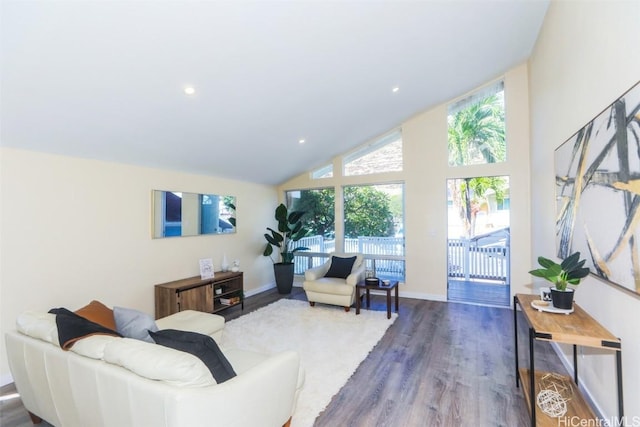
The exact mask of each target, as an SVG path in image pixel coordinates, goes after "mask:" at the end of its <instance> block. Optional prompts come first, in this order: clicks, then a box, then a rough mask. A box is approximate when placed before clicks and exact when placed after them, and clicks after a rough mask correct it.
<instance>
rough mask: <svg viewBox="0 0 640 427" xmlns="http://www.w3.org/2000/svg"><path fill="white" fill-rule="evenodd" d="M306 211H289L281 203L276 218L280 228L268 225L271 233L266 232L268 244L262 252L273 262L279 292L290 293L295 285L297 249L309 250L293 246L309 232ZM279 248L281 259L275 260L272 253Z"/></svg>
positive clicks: (279, 257)
mask: <svg viewBox="0 0 640 427" xmlns="http://www.w3.org/2000/svg"><path fill="white" fill-rule="evenodd" d="M304 214H305V212H304V211H292V212H289V211H288V209H287V207H286V206H285V205H284V204H283V203H281V204H280V205H279V206H278V207H277V208H276V210H275V219H276V221H277V222H278V229H277V230H274V229H273V228H270V227H267V230H268V231H269V233H265V234H264V238H265V239H266V240H267V245H266V246H265V248H264V252H263V253H262V254H263V255H264V256H267V257H269V258H270V259H271V261H272V262H273V271H274V274H275V278H276V285H277V287H278V292H279V293H281V294H288V293H290V292H291V288H292V287H293V267H294V265H293V259H294V257H295V253H296V252H297V251H303V250H308V249H309V248H306V247H304V246H298V247H295V248H292V246H293V243H295V242H297V241H298V240H300V239H302V238H303V237H304V236H305V235H306V234H307V229H306V228H304V227H303V225H302V221H301V220H302V216H303V215H304ZM274 248H277V251H278V254H279V255H278V259H279V261H277V260H276V261H274V259H273V257H272V254H273V253H274Z"/></svg>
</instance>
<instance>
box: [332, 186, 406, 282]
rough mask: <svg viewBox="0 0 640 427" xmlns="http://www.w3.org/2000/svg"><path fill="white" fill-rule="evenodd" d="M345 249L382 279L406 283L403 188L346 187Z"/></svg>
mask: <svg viewBox="0 0 640 427" xmlns="http://www.w3.org/2000/svg"><path fill="white" fill-rule="evenodd" d="M344 233H345V236H344V250H345V252H361V253H363V254H365V258H366V262H367V269H368V270H370V271H371V272H372V273H373V274H375V275H376V276H377V277H380V278H388V279H395V280H404V185H403V184H384V185H363V186H348V187H344Z"/></svg>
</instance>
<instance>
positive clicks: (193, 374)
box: [103, 338, 216, 387]
mask: <svg viewBox="0 0 640 427" xmlns="http://www.w3.org/2000/svg"><path fill="white" fill-rule="evenodd" d="M103 359H104V361H105V362H108V363H111V364H114V365H118V366H122V367H123V368H126V369H128V370H130V371H131V372H133V373H135V374H137V375H140V376H141V377H145V378H148V379H151V380H157V381H163V382H166V383H168V384H171V385H174V386H177V387H202V386H210V385H214V384H215V383H216V381H215V379H214V378H213V376H212V375H211V372H209V369H207V367H206V366H205V365H204V363H203V362H202V361H201V360H200V359H198V358H197V357H195V356H193V355H191V354H189V353H185V352H183V351H176V350H173V349H170V348H168V347H164V346H161V345H157V344H151V343H147V342H144V341H140V340H135V339H132V338H122V339H116V340H114V341H112V342H110V343H108V344H107V345H106V346H105V348H104V358H103Z"/></svg>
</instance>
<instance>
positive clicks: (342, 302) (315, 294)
mask: <svg viewBox="0 0 640 427" xmlns="http://www.w3.org/2000/svg"><path fill="white" fill-rule="evenodd" d="M352 257H355V260H354V261H353V266H352V267H351V268H350V269H346V267H348V263H349V262H350V258H352ZM332 264H333V265H332ZM364 271H365V262H364V256H363V255H362V254H359V253H334V254H332V257H331V259H329V261H327V262H326V263H324V264H323V265H321V266H318V267H314V268H311V269H309V270H307V271H305V273H304V283H303V284H302V287H303V288H304V291H305V293H306V294H307V300H309V304H311V306H312V307H313V306H314V305H315V304H316V302H319V303H322V304H333V305H339V306H342V307H344V311H349V309H350V308H351V305H353V303H354V301H355V295H356V292H355V287H356V284H357V283H358V282H360V281H362V280H364ZM327 274H328V275H329V276H333V277H327Z"/></svg>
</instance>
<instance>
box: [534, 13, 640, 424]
mask: <svg viewBox="0 0 640 427" xmlns="http://www.w3.org/2000/svg"><path fill="white" fill-rule="evenodd" d="M639 24H640V2H637V1H590V2H587V1H581V2H577V1H575V2H569V1H566V2H565V1H563V2H561V1H552V3H551V5H550V7H549V10H548V11H547V16H546V19H545V22H544V24H543V27H542V31H541V34H540V37H539V39H538V42H537V44H536V47H535V50H534V53H533V55H532V57H531V59H530V89H531V95H530V97H531V164H532V167H531V170H532V177H531V182H532V183H533V185H532V190H531V196H532V197H531V206H532V218H533V222H532V235H533V238H532V255H533V256H532V257H531V259H530V265H532V266H533V265H534V264H535V260H534V259H535V257H537V256H538V255H545V256H548V257H553V256H554V254H555V228H554V225H555V199H554V197H555V187H554V169H553V154H554V150H555V149H556V148H557V147H558V146H559V145H560V144H562V143H563V142H564V141H566V140H567V139H568V138H569V137H570V136H571V135H573V134H574V133H575V132H576V131H577V130H578V129H580V128H581V127H583V126H584V125H585V124H587V122H589V121H590V120H591V119H593V118H594V117H595V116H596V115H598V114H599V113H600V112H601V111H602V110H603V109H604V108H605V107H607V106H608V105H609V104H611V103H612V102H613V101H614V100H615V99H617V98H618V97H619V96H620V95H622V94H623V93H624V92H625V91H626V90H628V89H629V88H630V87H631V86H633V85H634V84H635V83H636V82H637V81H638V79H639V78H640V55H638V46H640V31H638V26H639ZM603 227H606V224H603ZM576 300H577V302H578V303H579V304H580V305H581V306H583V307H584V308H585V309H586V310H587V311H588V312H590V313H591V314H592V315H593V316H594V317H595V318H596V319H597V320H598V321H599V322H600V323H602V324H603V325H604V326H605V327H607V328H608V329H609V330H610V331H611V332H612V333H613V334H615V335H617V336H619V337H620V338H621V339H622V349H623V354H622V356H623V374H624V395H625V413H626V414H627V415H629V416H640V381H639V380H640V334H638V331H637V330H638V325H640V298H638V297H637V296H633V295H631V294H630V293H627V292H624V291H622V290H620V289H619V288H617V287H615V286H613V285H610V284H607V283H605V282H603V281H600V280H597V279H595V278H593V277H589V278H587V279H586V280H584V281H583V283H582V284H581V285H580V286H579V287H578V288H577V293H576ZM564 350H565V351H567V350H568V349H564ZM579 368H580V374H581V378H582V380H583V383H584V384H585V385H586V387H587V388H588V390H589V391H590V393H591V394H592V396H593V397H594V398H595V400H596V402H597V404H598V406H599V407H600V409H601V411H602V412H603V415H604V416H606V417H612V416H616V415H617V406H616V402H617V401H616V389H615V384H616V383H615V376H614V375H615V359H614V358H613V356H611V355H610V353H602V352H596V351H587V352H586V355H585V356H584V357H581V358H580V360H579Z"/></svg>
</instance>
